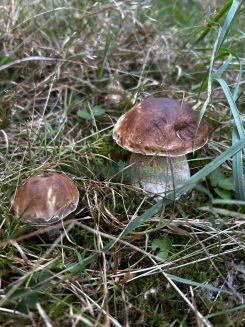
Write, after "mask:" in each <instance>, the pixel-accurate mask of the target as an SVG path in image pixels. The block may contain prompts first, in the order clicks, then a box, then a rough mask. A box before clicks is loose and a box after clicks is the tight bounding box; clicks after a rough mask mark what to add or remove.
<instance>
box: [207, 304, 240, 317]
mask: <svg viewBox="0 0 245 327" xmlns="http://www.w3.org/2000/svg"><path fill="white" fill-rule="evenodd" d="M241 309H245V304H242V305H238V306H237V307H234V308H231V309H226V310H222V311H218V312H214V313H210V314H208V315H207V316H205V318H206V319H209V318H212V317H217V316H221V315H226V314H228V313H231V312H234V311H237V310H241Z"/></svg>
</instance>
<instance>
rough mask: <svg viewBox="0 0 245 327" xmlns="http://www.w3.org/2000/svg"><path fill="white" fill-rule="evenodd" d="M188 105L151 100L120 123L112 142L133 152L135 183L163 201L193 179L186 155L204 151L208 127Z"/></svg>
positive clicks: (140, 105)
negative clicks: (202, 148) (171, 192)
mask: <svg viewBox="0 0 245 327" xmlns="http://www.w3.org/2000/svg"><path fill="white" fill-rule="evenodd" d="M198 121H199V113H198V112H196V111H194V110H193V109H192V108H191V107H190V106H189V105H188V104H186V103H184V102H179V101H177V100H173V99H168V98H149V99H146V100H144V101H142V102H140V103H139V104H136V105H135V106H134V107H133V108H132V109H130V110H129V111H128V112H126V113H125V114H124V115H123V116H122V117H121V118H119V120H118V121H117V123H116V125H115V127H114V130H113V138H114V140H115V141H116V142H117V144H119V145H120V146H121V147H123V148H124V149H127V150H129V151H131V152H132V155H131V158H130V163H131V165H132V168H131V169H132V170H131V176H132V183H133V185H135V186H137V187H142V188H143V189H144V190H145V191H146V192H148V193H150V194H152V195H158V198H159V197H164V196H165V195H166V193H167V192H170V191H173V190H175V189H176V188H178V187H180V186H181V185H183V183H184V182H185V181H186V180H188V179H189V178H190V169H189V165H188V162H187V159H186V156H185V155H186V154H187V153H189V152H193V151H195V150H197V149H199V148H201V147H202V146H203V145H204V144H205V143H206V142H207V139H208V126H207V124H206V123H205V122H204V121H203V120H202V121H201V122H200V124H199V126H198Z"/></svg>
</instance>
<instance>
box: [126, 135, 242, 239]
mask: <svg viewBox="0 0 245 327" xmlns="http://www.w3.org/2000/svg"><path fill="white" fill-rule="evenodd" d="M244 146H245V138H243V139H242V140H240V141H238V142H237V143H236V144H234V145H232V146H231V147H230V148H229V149H227V150H226V151H224V152H223V153H222V154H220V155H219V156H218V157H217V158H215V159H214V160H213V161H211V162H210V163H209V164H207V165H206V166H205V167H204V168H202V169H201V170H199V171H198V172H197V173H196V174H195V175H193V176H192V177H191V178H190V179H189V180H188V181H187V182H186V183H185V184H184V185H183V186H182V187H181V188H179V189H177V190H176V191H175V192H171V193H170V194H169V195H168V198H165V199H163V200H160V201H158V202H157V203H156V204H155V205H153V206H152V207H151V208H150V209H148V210H147V211H145V212H144V213H143V214H142V215H141V216H138V217H137V218H135V219H134V220H132V221H131V222H129V224H128V226H127V227H126V228H125V229H124V231H123V232H122V233H121V234H120V236H122V235H128V234H130V233H131V232H132V231H134V230H135V229H136V228H138V227H139V226H140V225H142V224H143V223H144V222H146V221H147V220H148V219H150V218H151V217H152V216H154V215H155V214H157V213H158V212H159V211H160V210H161V208H162V206H163V204H167V203H171V202H173V201H174V198H175V197H179V196H181V195H182V194H184V193H186V192H187V191H189V190H190V189H192V188H193V187H194V186H195V185H196V184H197V183H198V182H199V181H200V180H202V179H203V178H205V177H206V176H207V175H209V174H210V173H211V172H212V171H214V170H215V169H217V168H218V167H219V166H220V165H222V164H223V163H224V162H225V161H226V160H227V159H229V158H231V157H232V156H234V155H235V154H236V153H237V152H238V151H240V150H241V149H243V148H244Z"/></svg>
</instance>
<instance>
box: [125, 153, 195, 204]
mask: <svg viewBox="0 0 245 327" xmlns="http://www.w3.org/2000/svg"><path fill="white" fill-rule="evenodd" d="M130 164H131V165H132V168H131V178H132V183H133V185H134V186H137V187H141V188H143V189H144V190H145V191H146V192H147V193H150V194H151V195H158V198H162V197H165V196H166V194H167V193H168V192H171V191H173V190H175V189H177V188H178V187H180V186H182V185H183V184H184V182H185V181H186V180H188V179H189V178H190V169H189V165H188V162H187V159H186V156H179V157H167V156H157V155H155V156H146V155H142V154H139V153H133V154H132V155H131V158H130Z"/></svg>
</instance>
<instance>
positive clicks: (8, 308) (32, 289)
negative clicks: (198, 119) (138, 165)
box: [0, 0, 245, 327]
mask: <svg viewBox="0 0 245 327" xmlns="http://www.w3.org/2000/svg"><path fill="white" fill-rule="evenodd" d="M243 10H244V8H243ZM215 12H217V10H216V11H215V10H214V9H210V10H208V12H207V13H206V16H205V17H203V8H202V6H201V5H200V4H199V3H198V2H192V1H183V2H182V1H177V2H175V4H174V5H173V3H172V1H168V0H166V1H164V2H162V1H149V0H144V1H113V0H112V1H99V2H95V1H75V0H74V1H65V0H63V1H61V0H54V1H52V2H50V1H44V0H42V1H23V2H19V1H17V0H11V1H7V0H6V1H5V0H4V1H3V3H2V4H1V5H0V24H1V27H2V29H1V30H2V32H1V34H0V42H1V45H2V47H1V49H2V50H1V52H0V61H1V66H0V74H1V79H0V109H1V111H0V126H1V127H0V150H1V152H0V199H1V208H0V240H1V241H0V249H1V250H0V266H1V271H0V322H1V326H46V327H50V326H54V327H55V326H110V325H111V326H243V325H244V318H243V310H244V308H243V303H244V298H245V291H244V287H243V285H244V271H245V268H244V228H243V225H244V223H245V215H244V209H243V205H244V203H238V202H237V203H234V202H233V203H232V200H235V194H234V191H233V189H232V188H231V189H230V190H227V189H225V188H222V187H221V186H214V179H215V178H216V177H215V175H213V176H208V177H207V178H206V179H205V180H203V181H202V183H201V184H199V185H198V186H197V188H196V189H194V190H193V191H192V192H190V193H188V194H186V195H184V196H183V197H181V199H180V201H178V202H176V203H174V204H173V205H170V206H167V207H166V208H164V209H165V210H162V212H161V213H158V214H155V215H153V217H152V218H151V219H149V220H148V221H147V222H146V223H145V224H143V225H141V226H140V228H138V229H137V230H135V231H134V232H132V233H130V235H127V236H125V237H120V233H122V232H123V231H124V230H125V228H126V227H127V225H128V224H129V222H130V221H132V220H133V219H135V218H136V217H138V216H140V215H141V214H142V213H144V212H145V211H146V210H148V209H149V208H151V206H152V205H153V204H154V203H155V200H154V199H153V198H148V197H147V196H146V194H145V193H144V191H143V190H140V189H137V188H134V187H133V186H131V185H130V177H129V169H128V165H129V163H128V159H129V153H127V152H126V151H124V150H122V149H120V148H119V147H118V146H117V145H115V144H114V143H113V140H112V137H111V131H112V127H113V125H114V123H115V121H116V120H117V118H118V117H119V116H120V115H121V114H122V112H125V111H126V110H127V109H129V108H130V107H131V106H132V104H133V103H135V102H136V101H138V100H140V99H143V98H145V97H147V96H149V95H152V96H169V97H174V98H176V99H182V98H184V99H185V100H186V101H187V102H189V103H190V104H192V105H193V106H194V107H195V108H196V109H197V110H198V109H200V108H201V106H202V104H203V101H204V100H205V99H206V97H207V89H206V87H205V83H204V86H203V88H202V81H203V80H204V78H205V76H206V73H207V69H208V65H209V60H210V56H211V52H212V47H213V44H214V40H215V36H216V34H215V33H216V32H215V30H214V31H212V30H211V32H210V33H209V34H208V35H207V36H206V37H205V39H203V40H202V41H201V43H200V44H198V45H194V42H195V40H196V39H197V34H198V33H200V32H201V31H202V30H203V29H204V28H205V26H206V23H207V21H209V20H210V19H212V18H213V17H214V16H215ZM223 20H224V18H222V17H221V20H220V24H221V23H222V22H223ZM242 24H243V22H242V19H241V16H239V15H238V17H237V18H236V21H235V23H234V25H233V29H232V30H231V32H230V34H229V37H228V38H227V40H226V43H225V47H226V49H228V50H229V49H232V51H233V52H234V53H236V55H237V57H240V58H241V62H242V60H243V59H242V55H243V47H242V42H243V40H242V33H241V30H242V26H243V25H242ZM228 50H227V51H228ZM223 60H224V57H222V56H221V57H220V58H218V59H217V61H216V65H217V66H218V64H219V63H220V62H222V61H223ZM238 71H239V66H238V65H237V64H236V63H234V64H233V65H231V66H230V68H229V69H227V70H226V72H225V78H226V80H227V81H228V83H229V86H230V87H232V85H233V84H234V83H235V76H236V74H237V72H238ZM242 87H244V81H241V88H242ZM239 95H240V96H239V99H238V105H239V107H240V108H241V112H242V114H243V111H242V110H243V106H244V95H243V94H242V92H241V93H240V94H239ZM206 119H207V121H208V123H209V125H210V141H209V143H208V145H207V146H206V147H205V148H204V149H202V150H200V151H198V153H195V154H194V156H192V155H190V156H189V161H190V165H191V170H192V173H193V174H194V173H195V172H196V171H198V170H200V169H201V168H202V167H204V166H205V164H206V163H207V162H210V161H211V160H212V159H213V158H215V157H217V156H218V155H219V154H220V153H222V152H223V151H224V150H225V149H227V148H228V147H229V146H230V145H231V130H232V123H233V122H232V120H231V118H230V110H229V107H228V106H227V102H226V99H225V96H224V94H223V93H222V92H221V88H220V87H219V86H218V85H214V89H213V98H212V103H211V105H210V106H209V108H208V110H207V113H206ZM48 169H54V170H56V171H58V172H59V171H62V172H64V173H67V174H68V175H69V176H70V177H72V178H73V179H74V181H75V182H76V184H77V186H78V188H79V191H80V203H79V208H78V210H77V211H76V213H75V214H74V215H73V216H71V217H69V219H68V220H67V221H65V222H64V224H61V225H59V226H53V227H51V229H52V228H54V229H57V228H60V236H59V238H58V239H57V240H56V241H55V242H53V243H51V244H49V242H48V241H47V239H46V237H45V229H44V230H38V231H33V230H30V229H29V227H28V226H24V225H23V224H21V223H20V221H19V219H18V217H15V216H14V214H13V212H12V210H11V207H10V198H11V195H12V194H13V193H14V190H15V189H16V187H17V186H18V185H20V184H21V183H22V182H23V181H24V180H25V179H26V178H27V177H28V176H30V175H34V174H38V173H40V172H42V171H44V170H48ZM221 174H223V175H222V176H223V178H228V177H230V176H231V160H228V161H226V162H225V164H223V165H222V167H221ZM212 183H213V184H212ZM227 191H229V192H227ZM222 192H223V193H222ZM222 194H223V196H224V197H225V196H226V198H227V203H226V204H223V205H214V204H213V203H212V200H213V198H215V199H217V198H218V199H219V198H220V196H221V195H222ZM224 194H225V195H224ZM229 201H230V203H229ZM231 204H232V205H231ZM49 229H50V227H49ZM157 239H161V240H163V239H165V240H167V242H168V243H169V244H170V247H169V249H168V250H166V251H167V252H168V253H167V258H166V259H165V260H164V261H159V258H158V256H157V254H158V252H157V251H154V250H153V248H152V243H153V242H154V240H157ZM215 288H216V289H215ZM240 306H241V307H240ZM234 308H235V309H234ZM231 309H232V310H236V311H234V312H232V311H231V312H229V310H231ZM220 312H221V313H220ZM215 313H216V314H217V315H216V316H215V315H214V316H212V314H215Z"/></svg>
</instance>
